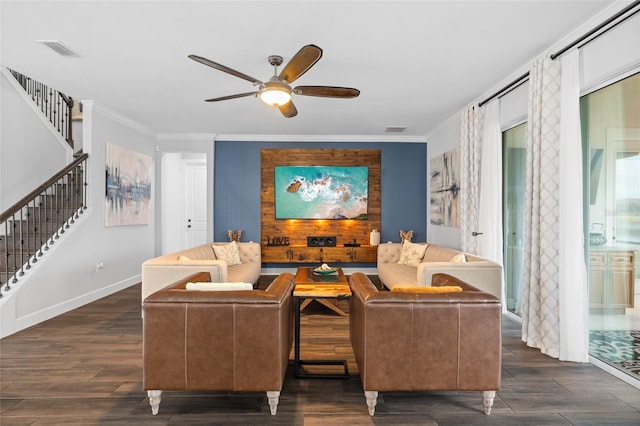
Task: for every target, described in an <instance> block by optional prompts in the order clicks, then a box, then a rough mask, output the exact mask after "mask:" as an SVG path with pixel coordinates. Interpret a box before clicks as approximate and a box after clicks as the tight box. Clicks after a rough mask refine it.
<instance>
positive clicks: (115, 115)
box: [80, 100, 157, 139]
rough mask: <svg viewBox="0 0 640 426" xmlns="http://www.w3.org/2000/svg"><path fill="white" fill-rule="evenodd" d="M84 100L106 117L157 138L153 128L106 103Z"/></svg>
mask: <svg viewBox="0 0 640 426" xmlns="http://www.w3.org/2000/svg"><path fill="white" fill-rule="evenodd" d="M80 102H82V104H83V105H91V108H92V109H93V111H94V112H98V113H100V114H102V115H104V116H105V117H108V118H111V119H112V120H114V121H117V122H118V123H120V124H122V125H123V126H126V127H128V128H130V129H132V130H135V131H136V132H138V133H142V134H143V135H146V136H149V137H152V138H154V139H155V138H156V136H157V135H156V133H155V132H154V131H152V130H151V129H149V128H148V127H146V126H143V125H142V124H140V123H137V122H135V121H133V120H131V119H129V118H127V117H125V116H123V115H121V114H120V113H118V112H115V111H114V110H112V109H111V108H109V107H106V106H104V105H100V104H98V103H96V102H94V101H89V100H82V101H80Z"/></svg>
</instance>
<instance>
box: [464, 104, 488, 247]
mask: <svg viewBox="0 0 640 426" xmlns="http://www.w3.org/2000/svg"><path fill="white" fill-rule="evenodd" d="M482 117H483V114H482V111H481V110H480V108H478V107H475V106H470V107H468V108H467V109H465V110H464V111H462V117H461V120H460V198H459V203H460V205H459V209H460V217H459V219H460V248H461V249H462V250H463V251H465V252H467V253H472V254H478V241H477V238H476V237H475V236H473V235H472V233H473V232H476V231H478V203H479V201H480V197H479V194H480V153H481V149H480V145H481V141H482Z"/></svg>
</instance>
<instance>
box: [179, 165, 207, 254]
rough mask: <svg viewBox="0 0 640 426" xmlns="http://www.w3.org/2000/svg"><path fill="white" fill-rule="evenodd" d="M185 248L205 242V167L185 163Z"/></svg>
mask: <svg viewBox="0 0 640 426" xmlns="http://www.w3.org/2000/svg"><path fill="white" fill-rule="evenodd" d="M185 173H186V176H185V223H184V226H185V246H186V247H194V246H198V245H201V244H205V243H206V242H207V165H206V163H203V162H200V161H193V160H187V161H186V162H185Z"/></svg>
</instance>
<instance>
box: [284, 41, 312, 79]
mask: <svg viewBox="0 0 640 426" xmlns="http://www.w3.org/2000/svg"><path fill="white" fill-rule="evenodd" d="M321 57H322V49H320V48H319V47H318V46H316V45H315V44H308V45H306V46H304V47H303V48H302V49H300V50H299V51H298V53H296V54H295V55H294V56H293V58H291V60H290V61H289V63H288V64H287V65H285V67H284V68H283V69H282V71H281V72H280V75H279V76H278V78H279V79H280V80H285V81H286V82H287V83H293V82H294V81H295V80H297V79H298V78H299V77H300V76H301V75H302V74H304V73H305V72H307V71H308V70H309V68H311V67H312V66H313V65H314V64H315V63H316V62H318V60H319V59H320V58H321Z"/></svg>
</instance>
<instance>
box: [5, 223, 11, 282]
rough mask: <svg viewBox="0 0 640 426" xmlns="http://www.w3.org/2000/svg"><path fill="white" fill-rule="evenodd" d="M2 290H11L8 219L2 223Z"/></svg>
mask: <svg viewBox="0 0 640 426" xmlns="http://www.w3.org/2000/svg"><path fill="white" fill-rule="evenodd" d="M4 283H5V284H4V290H5V291H9V290H11V286H10V285H9V221H6V222H5V223H4Z"/></svg>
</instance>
